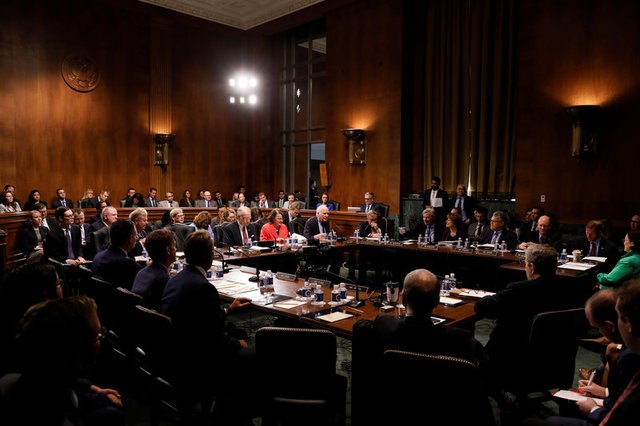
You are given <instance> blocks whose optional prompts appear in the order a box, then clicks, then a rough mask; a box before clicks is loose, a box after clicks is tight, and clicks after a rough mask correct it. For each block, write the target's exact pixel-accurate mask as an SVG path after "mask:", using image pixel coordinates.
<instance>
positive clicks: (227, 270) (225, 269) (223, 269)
mask: <svg viewBox="0 0 640 426" xmlns="http://www.w3.org/2000/svg"><path fill="white" fill-rule="evenodd" d="M213 251H214V253H217V254H219V255H220V258H221V259H222V273H223V274H228V273H229V268H228V267H227V263H226V262H225V260H224V253H222V252H221V251H218V250H216V248H215V247H214V248H213Z"/></svg>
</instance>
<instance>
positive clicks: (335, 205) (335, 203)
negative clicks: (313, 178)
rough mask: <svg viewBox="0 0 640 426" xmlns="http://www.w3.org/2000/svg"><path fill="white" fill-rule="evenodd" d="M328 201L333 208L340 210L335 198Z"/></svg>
mask: <svg viewBox="0 0 640 426" xmlns="http://www.w3.org/2000/svg"><path fill="white" fill-rule="evenodd" d="M329 203H331V204H333V210H335V211H337V210H340V202H339V201H335V200H329Z"/></svg>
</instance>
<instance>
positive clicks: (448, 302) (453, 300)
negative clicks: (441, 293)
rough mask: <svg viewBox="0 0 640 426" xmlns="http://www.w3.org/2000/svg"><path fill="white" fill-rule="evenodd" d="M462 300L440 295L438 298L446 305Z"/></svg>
mask: <svg viewBox="0 0 640 426" xmlns="http://www.w3.org/2000/svg"><path fill="white" fill-rule="evenodd" d="M462 302H463V301H462V300H460V299H454V298H453V297H441V298H440V303H442V304H443V305H448V306H455V305H457V304H459V303H462Z"/></svg>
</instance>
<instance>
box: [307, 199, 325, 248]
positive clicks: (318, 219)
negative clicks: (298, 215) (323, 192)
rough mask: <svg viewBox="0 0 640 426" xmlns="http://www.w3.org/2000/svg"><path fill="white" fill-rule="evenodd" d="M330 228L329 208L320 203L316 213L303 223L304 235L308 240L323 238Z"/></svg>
mask: <svg viewBox="0 0 640 426" xmlns="http://www.w3.org/2000/svg"><path fill="white" fill-rule="evenodd" d="M330 230H331V224H330V223H329V208H328V207H327V206H325V205H321V206H320V207H318V208H317V209H316V215H315V216H314V217H312V218H311V219H309V220H307V222H306V223H305V224H304V231H303V232H304V237H305V238H306V239H307V241H309V242H313V241H316V242H317V241H320V240H324V239H325V237H326V236H327V233H329V231H330Z"/></svg>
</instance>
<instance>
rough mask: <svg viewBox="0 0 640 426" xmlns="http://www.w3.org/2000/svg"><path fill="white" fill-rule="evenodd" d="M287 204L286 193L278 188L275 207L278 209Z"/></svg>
mask: <svg viewBox="0 0 640 426" xmlns="http://www.w3.org/2000/svg"><path fill="white" fill-rule="evenodd" d="M286 204H287V194H285V192H284V190H282V189H281V190H280V191H278V199H277V200H276V207H277V208H279V209H284V208H286V207H285V205H286Z"/></svg>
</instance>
